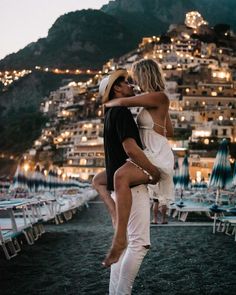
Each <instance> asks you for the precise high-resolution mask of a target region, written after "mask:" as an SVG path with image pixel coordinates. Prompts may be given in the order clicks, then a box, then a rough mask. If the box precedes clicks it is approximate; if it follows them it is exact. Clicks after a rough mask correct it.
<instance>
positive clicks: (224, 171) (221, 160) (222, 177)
mask: <svg viewBox="0 0 236 295" xmlns="http://www.w3.org/2000/svg"><path fill="white" fill-rule="evenodd" d="M232 180H233V178H232V172H231V165H230V162H229V146H228V141H227V140H226V139H223V140H222V142H221V144H220V146H219V150H218V152H217V154H216V159H215V162H214V166H213V169H212V173H211V177H210V180H209V187H213V188H216V189H217V193H216V204H218V203H219V198H220V190H221V189H227V188H230V187H232Z"/></svg>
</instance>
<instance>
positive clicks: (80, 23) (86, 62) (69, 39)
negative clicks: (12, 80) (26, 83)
mask: <svg viewBox="0 0 236 295" xmlns="http://www.w3.org/2000/svg"><path fill="white" fill-rule="evenodd" d="M133 46H135V40H134V37H133V36H132V34H131V33H130V31H129V30H128V29H127V28H126V27H124V26H123V25H122V24H121V23H120V22H119V21H118V20H117V19H116V18H114V17H112V16H110V15H108V14H105V13H104V12H102V11H99V10H91V9H89V10H81V11H76V12H71V13H68V14H65V15H63V16H61V17H59V18H58V19H57V20H56V22H55V23H54V24H53V26H52V27H51V28H50V29H49V31H48V36H47V37H46V38H42V39H39V40H38V41H37V42H34V43H30V44H29V45H28V46H26V47H25V48H23V49H22V50H20V51H18V52H17V53H14V54H10V55H8V56H7V57H6V58H4V59H3V60H1V61H0V70H3V69H8V70H9V69H13V68H14V69H22V68H34V67H35V66H36V65H40V66H47V67H50V66H52V67H58V68H67V67H69V68H93V69H96V68H97V69H100V68H101V66H102V65H103V64H104V63H105V62H106V61H107V60H108V59H110V58H112V57H118V56H120V55H122V54H124V53H126V52H127V51H128V50H129V49H130V48H132V47H133Z"/></svg>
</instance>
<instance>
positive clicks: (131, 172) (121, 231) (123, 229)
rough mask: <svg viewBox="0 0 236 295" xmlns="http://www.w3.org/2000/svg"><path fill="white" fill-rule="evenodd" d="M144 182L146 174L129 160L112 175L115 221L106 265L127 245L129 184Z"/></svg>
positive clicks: (116, 257) (146, 181) (145, 181)
mask: <svg viewBox="0 0 236 295" xmlns="http://www.w3.org/2000/svg"><path fill="white" fill-rule="evenodd" d="M145 183H148V175H147V174H145V173H144V172H143V171H142V170H141V169H139V168H138V167H136V166H135V165H134V164H132V163H130V162H127V163H125V164H124V165H123V166H122V167H120V168H119V169H118V170H117V171H116V173H115V175H114V186H115V194H116V217H117V223H116V230H115V234H114V237H113V241H112V247H111V249H110V251H109V253H108V255H107V256H106V259H105V260H104V262H103V265H104V266H106V267H108V266H110V265H111V264H112V263H115V262H117V261H118V260H119V257H120V255H121V253H122V252H123V251H124V249H125V248H126V246H127V240H126V233H127V224H128V221H129V216H130V210H131V206H132V195H131V189H130V186H134V185H138V184H145Z"/></svg>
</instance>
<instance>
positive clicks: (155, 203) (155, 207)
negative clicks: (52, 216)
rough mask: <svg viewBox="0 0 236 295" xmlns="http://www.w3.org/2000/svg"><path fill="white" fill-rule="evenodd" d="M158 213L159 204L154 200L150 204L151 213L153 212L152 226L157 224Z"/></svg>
mask: <svg viewBox="0 0 236 295" xmlns="http://www.w3.org/2000/svg"><path fill="white" fill-rule="evenodd" d="M158 211H159V202H158V200H157V199H154V200H153V204H152V212H153V219H152V223H154V224H157V223H158Z"/></svg>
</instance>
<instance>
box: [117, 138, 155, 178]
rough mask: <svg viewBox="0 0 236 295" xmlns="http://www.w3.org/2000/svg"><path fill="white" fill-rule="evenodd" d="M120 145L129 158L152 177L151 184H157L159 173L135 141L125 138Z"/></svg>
mask: <svg viewBox="0 0 236 295" xmlns="http://www.w3.org/2000/svg"><path fill="white" fill-rule="evenodd" d="M122 145H123V148H124V150H125V152H126V154H127V155H128V156H129V158H130V159H131V160H132V161H133V162H134V163H135V164H137V165H138V166H140V167H141V168H142V169H144V170H146V171H147V172H148V173H149V174H150V175H151V176H152V178H153V180H152V181H151V183H152V184H155V183H157V182H158V181H159V180H160V171H159V170H158V169H157V167H156V166H155V165H153V164H152V163H151V162H150V161H149V160H148V158H147V157H146V155H145V154H144V152H143V150H142V149H141V148H140V147H139V146H138V145H137V143H136V141H135V140H134V139H133V138H126V139H125V140H124V141H123V142H122Z"/></svg>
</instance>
